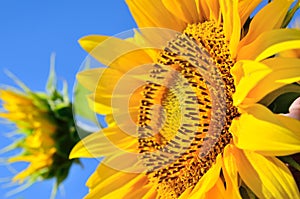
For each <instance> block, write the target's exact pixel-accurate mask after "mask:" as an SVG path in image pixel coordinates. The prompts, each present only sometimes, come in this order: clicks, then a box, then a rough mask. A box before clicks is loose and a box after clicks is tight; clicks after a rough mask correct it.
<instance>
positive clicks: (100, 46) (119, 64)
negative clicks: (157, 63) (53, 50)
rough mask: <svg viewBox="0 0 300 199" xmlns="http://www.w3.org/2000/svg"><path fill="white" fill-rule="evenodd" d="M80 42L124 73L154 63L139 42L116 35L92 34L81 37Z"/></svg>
mask: <svg viewBox="0 0 300 199" xmlns="http://www.w3.org/2000/svg"><path fill="white" fill-rule="evenodd" d="M79 44H80V45H81V47H82V48H83V49H85V50H86V51H87V52H88V53H89V54H90V55H91V56H93V57H94V58H95V59H97V60H98V61H99V62H101V63H102V64H104V65H106V66H110V67H111V68H114V69H116V70H118V71H120V72H123V73H125V72H127V71H129V70H130V69H132V68H134V67H136V66H140V65H143V64H146V63H153V60H152V58H151V57H149V55H148V54H147V52H146V51H144V50H143V49H141V48H140V47H139V46H138V44H134V43H133V42H130V41H126V40H122V39H119V38H116V37H108V36H101V35H90V36H85V37H83V38H81V39H80V40H79ZM107 49H110V50H107ZM136 57H138V58H139V59H136Z"/></svg>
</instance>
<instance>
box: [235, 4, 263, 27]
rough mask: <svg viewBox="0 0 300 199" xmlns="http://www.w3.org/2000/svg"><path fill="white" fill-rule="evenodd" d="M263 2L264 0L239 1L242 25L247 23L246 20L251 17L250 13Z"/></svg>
mask: <svg viewBox="0 0 300 199" xmlns="http://www.w3.org/2000/svg"><path fill="white" fill-rule="evenodd" d="M261 2H262V0H244V1H239V14H240V18H241V26H243V25H244V24H245V22H246V20H247V19H248V18H249V17H250V14H251V13H252V12H253V11H254V9H255V8H256V7H257V6H258V5H259V4H260V3H261Z"/></svg>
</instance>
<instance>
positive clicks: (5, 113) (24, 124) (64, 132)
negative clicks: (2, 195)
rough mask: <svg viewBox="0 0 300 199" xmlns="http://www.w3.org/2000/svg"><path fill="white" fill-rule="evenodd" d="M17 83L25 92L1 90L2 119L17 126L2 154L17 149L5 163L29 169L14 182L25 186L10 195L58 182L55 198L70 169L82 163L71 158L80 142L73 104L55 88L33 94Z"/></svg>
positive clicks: (6, 158) (17, 176) (8, 89)
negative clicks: (42, 182)
mask: <svg viewBox="0 0 300 199" xmlns="http://www.w3.org/2000/svg"><path fill="white" fill-rule="evenodd" d="M13 78H14V79H15V80H16V78H15V77H13ZM50 79H51V78H49V80H50ZM52 79H53V78H52ZM51 81H52V80H50V81H49V82H50V83H51ZM16 82H17V83H18V84H19V85H20V86H21V88H22V89H23V90H18V89H15V88H12V87H5V88H1V89H0V100H1V102H2V103H1V106H2V110H1V112H0V118H2V119H5V120H8V121H9V122H10V123H12V124H14V125H15V126H16V137H15V138H16V139H14V142H13V143H12V144H11V145H9V146H7V147H6V148H4V149H2V150H1V153H6V152H10V151H14V150H16V149H17V150H16V151H18V153H17V154H16V153H14V154H16V155H14V156H11V155H9V154H8V155H7V156H6V157H5V158H4V160H5V162H7V163H9V164H12V163H17V162H27V163H28V165H27V167H26V168H25V169H24V170H22V171H20V172H19V173H17V174H16V175H15V176H14V177H13V179H12V181H13V182H14V184H17V185H19V184H23V186H20V187H19V188H16V189H14V190H11V191H10V192H8V195H11V194H15V193H17V192H18V191H21V190H22V189H25V188H27V187H28V186H30V185H31V184H32V183H34V182H36V181H40V180H47V179H55V180H56V181H55V183H56V185H55V186H54V187H53V188H54V189H53V195H52V196H54V195H55V192H56V189H57V187H58V186H59V185H60V184H61V183H62V182H63V181H64V180H65V178H66V177H67V176H68V172H69V169H70V167H71V165H72V164H73V163H75V162H77V163H78V162H79V161H78V159H74V160H70V159H69V158H68V156H69V153H70V151H71V148H72V147H73V146H74V145H75V143H76V142H78V141H79V137H78V135H77V132H76V129H75V124H74V121H73V116H72V104H71V103H70V102H69V100H68V97H67V96H66V95H63V94H61V93H60V92H58V91H57V90H56V88H55V87H54V85H52V86H51V84H49V85H50V86H49V89H48V91H47V92H33V91H31V90H30V89H29V88H28V87H26V86H25V85H24V84H23V83H21V82H20V81H19V80H16Z"/></svg>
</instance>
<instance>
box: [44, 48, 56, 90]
mask: <svg viewBox="0 0 300 199" xmlns="http://www.w3.org/2000/svg"><path fill="white" fill-rule="evenodd" d="M55 90H56V74H55V53H52V54H51V57H50V71H49V76H48V80H47V84H46V91H48V92H49V93H53V92H54V91H55Z"/></svg>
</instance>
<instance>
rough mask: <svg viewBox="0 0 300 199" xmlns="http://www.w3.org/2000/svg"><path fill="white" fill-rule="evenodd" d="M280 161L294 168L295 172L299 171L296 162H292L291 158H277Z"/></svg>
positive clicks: (299, 166) (299, 168)
mask: <svg viewBox="0 0 300 199" xmlns="http://www.w3.org/2000/svg"><path fill="white" fill-rule="evenodd" d="M278 158H279V159H280V160H281V161H283V162H285V163H287V164H289V165H290V166H291V167H294V168H295V169H296V170H298V171H300V165H299V163H298V162H296V160H294V159H293V158H292V157H290V156H282V157H278Z"/></svg>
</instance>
